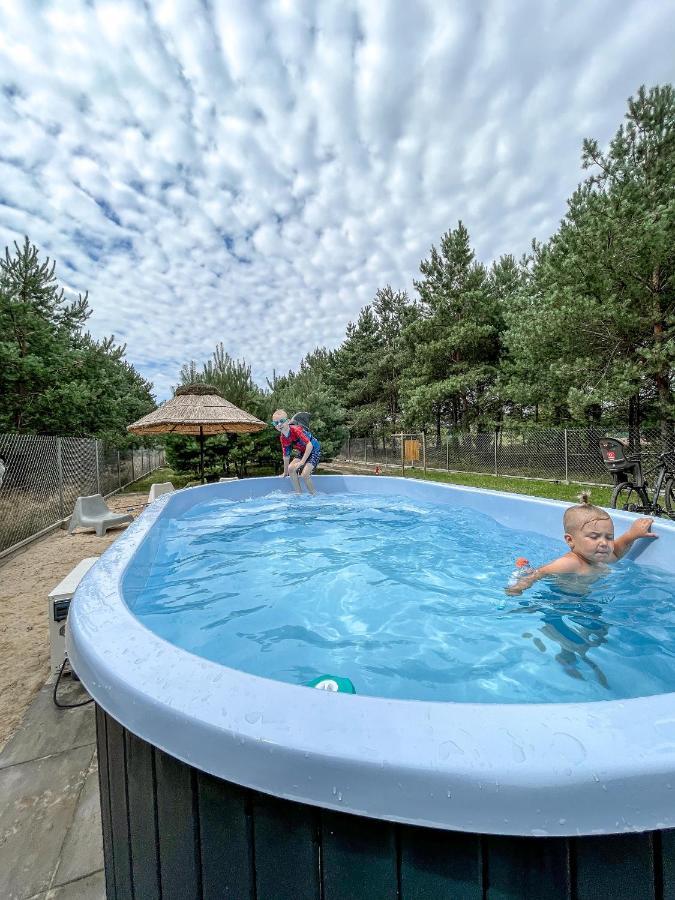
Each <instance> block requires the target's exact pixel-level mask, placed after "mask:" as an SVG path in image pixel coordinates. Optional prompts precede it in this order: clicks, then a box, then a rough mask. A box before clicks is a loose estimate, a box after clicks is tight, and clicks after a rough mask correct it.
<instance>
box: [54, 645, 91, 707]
mask: <svg viewBox="0 0 675 900" xmlns="http://www.w3.org/2000/svg"><path fill="white" fill-rule="evenodd" d="M67 662H68V657H67V656H66V658H65V659H64V660H63V662H62V663H61V668H60V669H59V674H58V675H57V676H56V684H55V685H54V692H53V694H52V699H53V700H54V705H55V706H58V708H59V709H75V708H76V707H78V706H86V705H87V703H93V702H94V698H93V697H90V698H89V699H88V700H80V702H79V703H59V701H58V700H57V699H56V692H57V690H58V688H59V683H60V681H61V676H62V675H63V670H64V669H65V667H66V663H67Z"/></svg>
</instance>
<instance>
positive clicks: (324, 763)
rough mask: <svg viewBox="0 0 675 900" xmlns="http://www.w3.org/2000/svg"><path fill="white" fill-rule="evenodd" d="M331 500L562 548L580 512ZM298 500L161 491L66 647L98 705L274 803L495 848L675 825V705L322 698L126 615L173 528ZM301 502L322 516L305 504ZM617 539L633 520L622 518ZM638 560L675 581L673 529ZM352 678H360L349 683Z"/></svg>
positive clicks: (480, 501) (457, 490)
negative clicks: (164, 524) (436, 515)
mask: <svg viewBox="0 0 675 900" xmlns="http://www.w3.org/2000/svg"><path fill="white" fill-rule="evenodd" d="M315 483H316V486H317V489H318V490H319V491H320V492H326V493H343V492H349V493H363V492H365V493H371V494H372V493H374V492H377V493H382V494H398V495H403V496H406V497H411V498H419V499H423V500H427V501H431V502H439V503H450V504H455V505H458V506H464V507H470V508H475V509H476V510H480V511H482V512H485V513H487V514H489V515H491V516H492V517H493V518H495V519H496V520H497V521H499V522H501V523H502V524H505V525H507V526H511V527H514V528H519V529H527V530H531V531H533V532H538V533H540V534H545V535H549V536H555V537H561V518H562V513H563V511H564V509H565V508H566V506H568V504H567V503H562V502H558V501H552V500H541V499H535V498H529V497H524V496H518V495H514V494H503V493H498V492H494V491H485V490H479V489H474V488H464V487H456V486H451V485H442V484H438V483H431V482H422V481H416V480H412V479H401V478H392V477H383V476H382V477H377V478H376V477H373V476H338V475H336V476H316V477H315ZM279 490H284V491H285V490H290V485H289V483H288V479H284V480H281V479H275V478H256V479H246V480H242V481H238V482H230V483H224V484H213V485H205V486H203V487H198V488H191V489H189V490H184V491H179V492H176V493H173V494H165V495H163V496H161V497H160V498H159V499H158V500H156V501H155V502H154V503H153V504H152V505H150V506H149V507H148V508H147V509H146V510H145V511H144V513H143V514H142V515H141V516H140V517H139V518H138V519H137V520H136V521H135V522H134V523H133V525H131V526H130V527H129V528H128V530H127V531H126V533H124V534H123V535H121V536H120V537H119V538H118V539H117V540H116V541H115V542H114V544H112V545H111V547H110V548H109V549H108V550H107V551H106V552H105V553H104V554H103V556H102V557H101V559H100V560H99V562H98V563H97V564H96V565H95V566H94V567H93V568H92V569H91V570H90V571H89V573H88V574H87V575H86V576H85V578H84V579H83V581H82V582H81V584H80V587H79V588H78V590H77V592H76V595H75V598H74V600H73V602H72V604H71V608H70V612H69V617H68V634H67V648H68V654H69V657H70V659H71V661H72V663H73V666H74V668H75V670H76V671H77V673H78V675H79V676H80V678H81V679H82V681H83V682H84V684H85V685H86V687H87V690H88V691H89V692H90V694H91V695H92V696H93V697H94V698H95V700H96V702H97V703H98V704H100V706H101V707H102V708H103V709H104V710H105V711H106V712H107V713H109V714H110V715H111V716H113V717H114V718H115V719H116V720H117V721H119V722H120V723H121V724H122V725H124V726H125V727H126V728H127V729H129V730H130V731H132V732H133V733H134V734H136V735H138V736H139V737H141V738H143V739H144V740H146V741H148V742H149V743H151V744H153V745H155V746H156V747H159V748H160V749H162V750H164V751H165V752H167V753H169V754H171V755H172V756H174V757H176V758H178V759H180V760H182V761H183V762H185V763H188V764H189V765H191V766H194V767H196V768H198V769H200V770H202V771H204V772H208V773H211V774H213V775H216V776H218V777H221V778H223V779H226V780H227V781H231V782H235V783H237V784H241V785H245V786H247V787H250V788H254V789H258V790H260V791H263V792H265V793H268V794H272V795H276V796H279V797H283V798H286V799H289V800H297V801H301V802H304V803H309V804H314V805H317V806H321V807H325V808H328V809H335V810H340V811H343V812H350V813H356V814H358V815H363V816H370V817H375V818H378V819H385V820H390V821H395V822H407V823H412V824H416V825H425V826H431V827H436V828H443V829H452V830H459V831H470V832H479V833H486V834H509V835H541V836H544V835H558V836H563V835H581V834H611V833H619V832H626V831H645V830H652V829H661V828H671V827H675V694H673V693H669V694H659V695H656V696H650V697H641V698H638V699H632V700H613V701H600V702H591V703H547V704H540V703H537V704H504V705H499V704H486V703H454V702H451V703H441V702H430V701H411V700H392V699H386V698H379V697H368V696H362V695H359V694H356V695H351V694H341V693H332V692H329V691H317V690H313V689H311V688H306V687H301V686H296V685H292V684H286V683H283V682H279V681H273V680H270V679H267V678H261V677H258V676H256V675H250V674H247V673H246V672H241V671H238V670H235V669H230V668H227V667H226V666H223V665H220V664H218V663H215V662H211V661H209V660H207V659H203V658H201V657H199V656H195V655H194V654H192V653H189V652H188V651H186V650H183V649H181V648H180V647H177V646H175V645H173V644H170V643H168V642H167V641H165V640H164V639H162V638H161V637H159V636H158V635H157V634H155V633H154V632H152V631H150V630H149V629H148V628H147V627H146V626H145V625H143V624H141V622H140V621H139V620H138V619H137V618H136V617H135V616H134V615H133V614H132V613H131V612H130V610H129V608H128V607H127V605H126V603H125V601H124V598H123V594H122V588H121V580H122V575H123V573H124V571H125V569H126V567H127V565H128V564H129V562H130V560H131V559H132V558H133V556H134V554H135V552H136V551H137V550H138V548H139V547H140V545H141V543H142V541H143V540H144V539H145V538H146V536H147V535H148V534H149V533H150V532H151V529H152V528H153V526H154V525H155V523H156V522H157V521H158V520H159V519H160V518H161V517H173V516H176V515H180V514H181V513H183V512H185V511H186V510H187V509H189V508H190V507H192V506H194V504H196V503H200V502H203V501H206V500H209V499H212V498H216V497H223V498H228V499H232V500H244V499H247V498H251V497H258V496H262V495H264V494H268V493H270V492H271V491H279ZM306 502H308V503H311V502H312V501H311V498H309V497H307V498H306ZM611 512H612V517H613V518H614V520H615V522H616V525H617V530H618V531H621V530H622V527H626V526H627V525H628V524H629V523H630V521H631V520H632V519H633V518H635V517H634V516H632V515H631V514H628V513H618V512H616V511H614V510H612V511H611ZM655 530H656V531H657V532H658V534H659V535H660V538H659V540H658V541H649V542H647V541H641V542H638V545H635V546H634V548H633V550H632V551H631V554H630V555H631V557H633V558H634V559H635V560H636V562H638V564H640V565H649V566H655V567H658V568H661V569H667V570H669V571H674V570H675V524H674V523H671V522H667V521H665V520H657V523H656V525H655ZM336 674H339V675H348V674H349V673H346V672H345V673H342V672H338V673H336Z"/></svg>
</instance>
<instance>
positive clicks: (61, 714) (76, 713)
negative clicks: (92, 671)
mask: <svg viewBox="0 0 675 900" xmlns="http://www.w3.org/2000/svg"><path fill="white" fill-rule="evenodd" d="M53 689H54V686H53V685H52V684H46V685H45V686H44V687H43V688H42V689H41V690H40V691H39V693H38V694H37V695H36V697H35V700H34V701H33V702H32V703H31V705H30V706H29V708H28V711H27V712H26V715H25V716H24V719H23V721H22V722H21V724H20V725H19V727H18V728H17V730H16V731H15V733H14V734H13V736H12V737H11V738H10V740H9V742H8V743H7V746H6V747H5V748H4V750H3V751H2V753H0V770H2V769H5V768H6V767H7V766H13V765H16V763H22V762H26V761H28V760H31V759H39V758H40V757H42V756H48V755H50V754H54V753H59V752H61V751H62V750H68V749H70V748H72V747H82V746H84V745H85V744H94V743H95V741H96V717H95V715H94V704H93V703H90V704H89V705H88V706H80V707H78V708H77V709H58V708H57V707H56V706H54V703H53V700H52V691H53ZM61 696H62V695H61V690H59V697H60V698H61ZM86 696H87V694H86V693H85V691H84V689H83V688H81V687H80V685H79V682H75V683H73V682H71V680H70V679H66V680H65V681H64V682H63V699H64V702H68V703H74V702H76V701H77V700H78V699H81V698H83V697H84V698H86Z"/></svg>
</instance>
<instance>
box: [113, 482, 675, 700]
mask: <svg viewBox="0 0 675 900" xmlns="http://www.w3.org/2000/svg"><path fill="white" fill-rule="evenodd" d="M307 500H308V498H307V495H303V496H296V495H295V494H285V493H282V492H281V491H279V490H277V491H274V492H272V493H271V494H268V495H266V496H264V497H261V498H252V499H249V500H244V501H234V500H230V499H228V498H224V497H220V498H209V499H207V500H205V501H203V502H200V503H197V504H195V505H194V506H192V507H191V508H190V509H189V510H186V511H185V512H184V513H183V514H182V515H180V516H176V517H172V518H166V519H164V518H162V517H160V519H159V521H158V522H157V524H156V525H155V528H154V530H153V540H152V541H150V540H146V541H145V542H144V544H143V546H142V547H141V548H140V549H139V551H138V552H137V553H136V554H134V558H133V559H132V561H131V562H130V564H129V566H128V567H127V569H126V572H125V575H124V578H123V580H122V592H123V595H124V599H125V601H126V603H127V604H128V606H129V608H130V609H131V611H132V612H133V613H134V615H136V616H137V617H138V618H139V619H140V621H141V622H142V623H143V624H145V625H146V626H147V627H148V628H149V629H150V630H151V631H153V632H154V633H156V634H158V635H160V636H161V637H163V638H164V639H165V640H168V641H170V642H171V643H174V644H176V645H178V646H179V647H182V648H183V649H185V650H189V651H190V652H192V653H195V654H196V655H198V656H201V657H204V658H206V659H209V660H211V661H213V662H217V663H222V664H223V665H227V666H229V667H231V668H234V669H238V670H241V671H244V672H249V673H250V674H253V675H261V676H263V677H265V678H273V679H275V680H278V681H285V682H288V683H290V684H303V683H307V682H310V681H311V680H312V679H316V678H318V677H320V676H322V675H325V674H326V673H337V674H338V675H341V676H344V677H349V678H350V679H351V681H352V682H353V683H354V685H355V687H356V691H357V693H358V694H368V695H370V696H377V697H390V698H392V699H405V700H438V701H462V702H475V703H561V702H575V701H589V700H614V699H628V698H632V697H640V696H648V695H651V694H659V693H666V692H670V691H672V690H675V575H674V574H669V573H666V572H659V571H656V570H652V569H646V568H645V567H644V566H641V565H638V564H637V563H635V562H632V561H631V560H622V562H621V564H620V565H619V566H616V567H614V568H611V569H609V570H608V571H607V573H606V574H605V575H604V577H602V578H601V579H599V580H598V581H597V582H596V583H594V584H593V585H591V586H589V587H588V589H587V590H585V591H584V594H583V595H582V596H579V595H578V594H576V595H575V594H571V595H570V594H569V593H568V594H565V593H563V592H562V591H561V590H560V589H558V588H556V586H554V585H551V584H549V583H543V582H542V583H540V584H538V585H536V586H535V587H533V588H532V589H531V590H530V591H528V592H527V593H526V594H525V595H523V596H522V597H508V596H507V595H506V594H505V591H504V588H505V585H506V583H507V580H508V577H509V574H510V571H511V570H512V569H513V566H514V559H515V558H516V557H517V556H519V555H521V554H522V553H523V552H526V553H527V555H528V556H529V558H530V560H531V562H532V564H533V565H539V564H542V563H544V562H546V561H548V560H551V559H554V558H555V557H556V556H559V555H560V553H561V552H564V549H565V545H564V543H563V542H562V539H561V536H560V535H556V537H555V538H552V537H549V536H546V535H542V534H536V533H533V532H532V531H527V530H526V529H525V528H523V527H522V526H521V527H520V528H519V529H514V528H511V527H506V526H505V525H502V524H500V523H499V522H497V521H496V520H495V519H494V518H492V517H491V516H490V515H488V514H486V513H484V512H480V511H479V510H476V509H472V508H469V507H463V506H457V505H454V504H453V505H450V504H439V503H436V502H430V501H428V500H425V499H423V498H421V497H417V498H415V499H414V500H413V499H412V498H410V497H404V496H397V495H392V494H389V495H382V494H378V493H359V494H358V495H355V494H350V493H344V494H321V495H318V496H317V497H316V498H315V499H314V500H313V501H312V502H311V503H308V502H307ZM560 528H561V530H562V524H561V525H560Z"/></svg>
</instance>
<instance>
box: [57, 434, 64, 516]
mask: <svg viewBox="0 0 675 900" xmlns="http://www.w3.org/2000/svg"><path fill="white" fill-rule="evenodd" d="M56 473H57V477H58V479H59V518H60V519H63V517H64V516H63V512H64V510H63V449H62V447H61V438H60V437H57V439H56Z"/></svg>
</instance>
